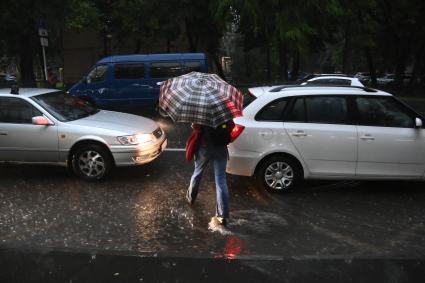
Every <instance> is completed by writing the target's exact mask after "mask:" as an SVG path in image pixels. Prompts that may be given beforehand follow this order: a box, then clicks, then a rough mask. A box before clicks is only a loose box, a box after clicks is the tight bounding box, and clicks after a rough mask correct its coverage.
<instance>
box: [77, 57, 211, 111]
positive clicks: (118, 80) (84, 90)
mask: <svg viewBox="0 0 425 283" xmlns="http://www.w3.org/2000/svg"><path fill="white" fill-rule="evenodd" d="M192 71H196V72H208V64H207V57H206V55H205V54H203V53H175V54H173V53H169V54H149V55H120V56H110V57H106V58H103V59H102V60H100V61H98V62H97V63H96V64H95V65H94V66H93V67H92V69H91V70H90V71H89V73H88V74H87V76H85V77H83V79H82V80H81V81H80V82H78V83H77V84H75V85H74V86H72V87H71V88H70V89H69V93H70V94H71V95H72V96H76V97H79V98H82V99H84V100H86V101H89V102H90V103H91V104H93V105H96V106H98V107H102V108H103V107H106V108H110V107H115V106H155V105H156V104H157V103H158V99H159V88H160V86H159V85H158V84H157V83H158V82H161V81H164V80H167V79H169V78H171V77H175V76H180V75H183V74H186V73H190V72H192Z"/></svg>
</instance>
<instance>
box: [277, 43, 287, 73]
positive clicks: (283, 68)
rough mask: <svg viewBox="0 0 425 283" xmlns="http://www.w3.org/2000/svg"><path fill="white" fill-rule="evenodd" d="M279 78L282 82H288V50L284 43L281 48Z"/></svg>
mask: <svg viewBox="0 0 425 283" xmlns="http://www.w3.org/2000/svg"><path fill="white" fill-rule="evenodd" d="M279 76H280V79H281V80H284V81H287V80H288V50H287V47H286V45H285V44H284V43H281V44H280V46H279Z"/></svg>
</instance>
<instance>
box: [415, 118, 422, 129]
mask: <svg viewBox="0 0 425 283" xmlns="http://www.w3.org/2000/svg"><path fill="white" fill-rule="evenodd" d="M415 128H422V120H421V119H420V118H415Z"/></svg>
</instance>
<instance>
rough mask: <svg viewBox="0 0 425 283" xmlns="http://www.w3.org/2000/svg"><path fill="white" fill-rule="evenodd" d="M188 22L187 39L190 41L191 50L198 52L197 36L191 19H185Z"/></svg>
mask: <svg viewBox="0 0 425 283" xmlns="http://www.w3.org/2000/svg"><path fill="white" fill-rule="evenodd" d="M185 24H186V37H187V41H188V42H189V46H188V48H189V52H196V47H197V41H196V40H195V37H194V35H193V32H192V29H191V28H190V27H191V24H190V22H189V21H187V20H186V21H185Z"/></svg>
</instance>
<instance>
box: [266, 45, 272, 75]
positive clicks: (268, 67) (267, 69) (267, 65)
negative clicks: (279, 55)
mask: <svg viewBox="0 0 425 283" xmlns="http://www.w3.org/2000/svg"><path fill="white" fill-rule="evenodd" d="M266 72H267V73H266V80H267V81H268V82H270V81H271V78H272V76H271V62H270V46H269V45H268V44H267V46H266Z"/></svg>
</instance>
